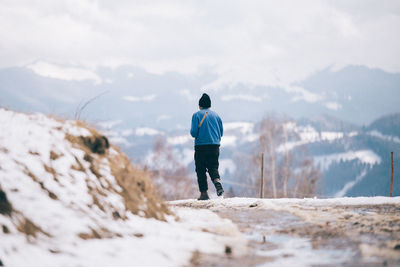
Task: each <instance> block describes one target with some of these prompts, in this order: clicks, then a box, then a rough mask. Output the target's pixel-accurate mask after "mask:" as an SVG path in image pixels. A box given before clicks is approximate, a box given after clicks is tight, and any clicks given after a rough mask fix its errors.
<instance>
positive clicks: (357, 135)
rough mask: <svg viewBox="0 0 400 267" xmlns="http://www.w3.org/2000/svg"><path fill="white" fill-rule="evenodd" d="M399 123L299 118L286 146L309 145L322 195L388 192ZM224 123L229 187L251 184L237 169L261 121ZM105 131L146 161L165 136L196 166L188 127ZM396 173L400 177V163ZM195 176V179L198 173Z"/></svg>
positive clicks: (223, 167) (223, 165) (399, 119)
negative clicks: (292, 138)
mask: <svg viewBox="0 0 400 267" xmlns="http://www.w3.org/2000/svg"><path fill="white" fill-rule="evenodd" d="M399 125H400V114H393V115H389V116H383V117H381V118H379V119H378V120H376V121H374V122H373V123H371V125H370V126H368V127H363V126H358V125H356V124H352V123H347V122H344V121H342V120H339V119H336V118H334V117H331V116H316V117H314V118H312V119H302V120H299V121H298V122H296V124H295V127H294V128H293V130H294V131H295V132H296V133H297V134H298V136H299V137H300V140H296V141H292V142H289V143H287V144H286V145H285V147H288V148H289V149H296V148H301V147H307V150H308V152H309V154H310V156H311V157H312V158H313V159H314V162H315V164H316V166H317V167H318V168H319V169H320V171H321V172H322V174H323V179H322V181H320V183H319V192H318V195H320V196H323V197H334V196H336V197H342V196H375V195H381V196H387V195H389V190H390V176H389V172H390V152H392V151H393V152H394V155H395V163H396V162H399V159H400V142H399V141H400V131H398V130H397V129H398V128H399ZM224 126H225V133H224V137H223V138H222V146H221V147H222V149H221V156H220V172H221V174H222V177H224V179H225V182H226V183H227V187H228V188H229V187H232V188H233V189H235V187H237V186H248V185H246V182H244V180H243V177H241V176H240V175H239V174H238V169H240V168H241V166H238V165H237V164H240V162H242V163H243V160H245V159H246V157H247V156H248V155H249V153H250V154H251V153H254V148H255V146H256V142H257V141H258V132H257V131H258V130H257V125H256V124H254V123H250V122H232V123H229V122H228V123H225V124H224ZM104 133H105V134H107V135H108V136H109V137H110V139H111V140H115V142H117V143H119V144H120V145H121V146H122V147H123V149H124V151H126V153H128V154H129V155H130V157H131V158H132V159H133V160H135V161H136V162H138V163H143V164H146V165H151V162H146V161H143V157H142V156H141V155H143V154H146V155H147V156H146V158H151V154H152V153H153V152H152V149H153V141H154V140H155V139H156V138H161V139H163V140H164V142H166V143H167V144H168V145H169V146H171V149H173V150H174V154H175V155H176V157H177V158H178V159H179V161H180V162H181V163H182V164H184V165H185V166H188V168H189V169H190V170H191V171H194V162H193V139H192V138H191V136H190V135H189V133H188V131H187V130H181V131H178V130H177V131H171V132H164V131H160V130H156V129H152V128H137V129H135V130H131V131H124V130H122V131H117V130H116V131H114V130H111V128H108V130H105V131H104ZM278 149H281V148H279V147H278ZM139 151H140V152H139ZM246 155H247V156H246ZM238 159H241V160H239V161H238ZM395 175H397V176H396V177H398V170H396V169H395ZM192 176H193V177H192V178H193V180H194V179H195V178H194V174H192ZM395 179H397V178H395ZM399 194H400V188H398V187H395V188H394V195H399Z"/></svg>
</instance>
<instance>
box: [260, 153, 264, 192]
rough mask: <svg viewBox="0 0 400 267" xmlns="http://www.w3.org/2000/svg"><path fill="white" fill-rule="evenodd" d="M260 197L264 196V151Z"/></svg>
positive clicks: (262, 154) (262, 155)
mask: <svg viewBox="0 0 400 267" xmlns="http://www.w3.org/2000/svg"><path fill="white" fill-rule="evenodd" d="M260 198H264V153H261V184H260Z"/></svg>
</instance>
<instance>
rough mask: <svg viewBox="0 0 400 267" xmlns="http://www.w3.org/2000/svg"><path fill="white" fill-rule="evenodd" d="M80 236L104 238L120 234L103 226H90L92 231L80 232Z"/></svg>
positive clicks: (83, 237) (86, 238)
mask: <svg viewBox="0 0 400 267" xmlns="http://www.w3.org/2000/svg"><path fill="white" fill-rule="evenodd" d="M78 236H79V237H80V238H81V239H83V240H88V239H102V238H112V237H114V236H118V234H113V233H111V232H110V231H109V230H107V229H106V228H103V227H101V228H100V229H97V230H96V229H93V228H90V233H79V234H78Z"/></svg>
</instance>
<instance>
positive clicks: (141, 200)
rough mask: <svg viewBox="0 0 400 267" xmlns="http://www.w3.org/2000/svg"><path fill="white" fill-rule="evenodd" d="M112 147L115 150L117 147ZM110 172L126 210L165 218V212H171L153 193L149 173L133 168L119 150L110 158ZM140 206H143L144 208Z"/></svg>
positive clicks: (150, 216) (160, 218)
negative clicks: (119, 190)
mask: <svg viewBox="0 0 400 267" xmlns="http://www.w3.org/2000/svg"><path fill="white" fill-rule="evenodd" d="M113 149H115V150H117V151H118V149H117V148H114V147H113ZM110 167H111V172H112V174H113V175H114V177H115V179H116V180H117V182H118V184H119V185H120V186H121V187H122V189H123V191H122V192H121V193H120V195H121V196H122V197H123V199H124V201H125V205H126V207H127V209H128V210H130V211H131V212H132V213H134V214H139V212H140V211H142V212H144V213H145V216H146V217H147V218H156V219H159V220H165V218H164V215H165V214H171V213H170V211H169V210H168V208H167V206H166V205H164V204H163V203H162V202H161V200H160V199H159V198H158V196H157V195H156V194H155V191H154V187H153V184H152V183H151V181H150V178H149V174H148V173H147V172H145V171H142V170H139V169H137V168H135V167H134V166H133V165H132V164H131V162H130V161H129V159H128V157H127V156H125V155H124V154H123V153H121V152H119V153H118V154H117V155H116V156H114V157H113V158H111V159H110ZM142 207H145V208H144V209H143V208H142Z"/></svg>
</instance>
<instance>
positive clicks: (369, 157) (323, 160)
mask: <svg viewBox="0 0 400 267" xmlns="http://www.w3.org/2000/svg"><path fill="white" fill-rule="evenodd" d="M355 159H357V160H359V161H360V162H362V163H365V164H369V165H370V166H373V165H375V164H380V163H381V161H382V160H381V158H380V156H379V155H377V154H375V152H373V151H372V150H357V151H348V152H344V153H336V154H331V155H325V156H317V157H314V161H315V163H316V165H317V166H319V168H320V169H321V170H322V171H325V170H327V169H329V166H330V165H331V164H332V163H333V162H340V161H341V160H342V161H351V160H355Z"/></svg>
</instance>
